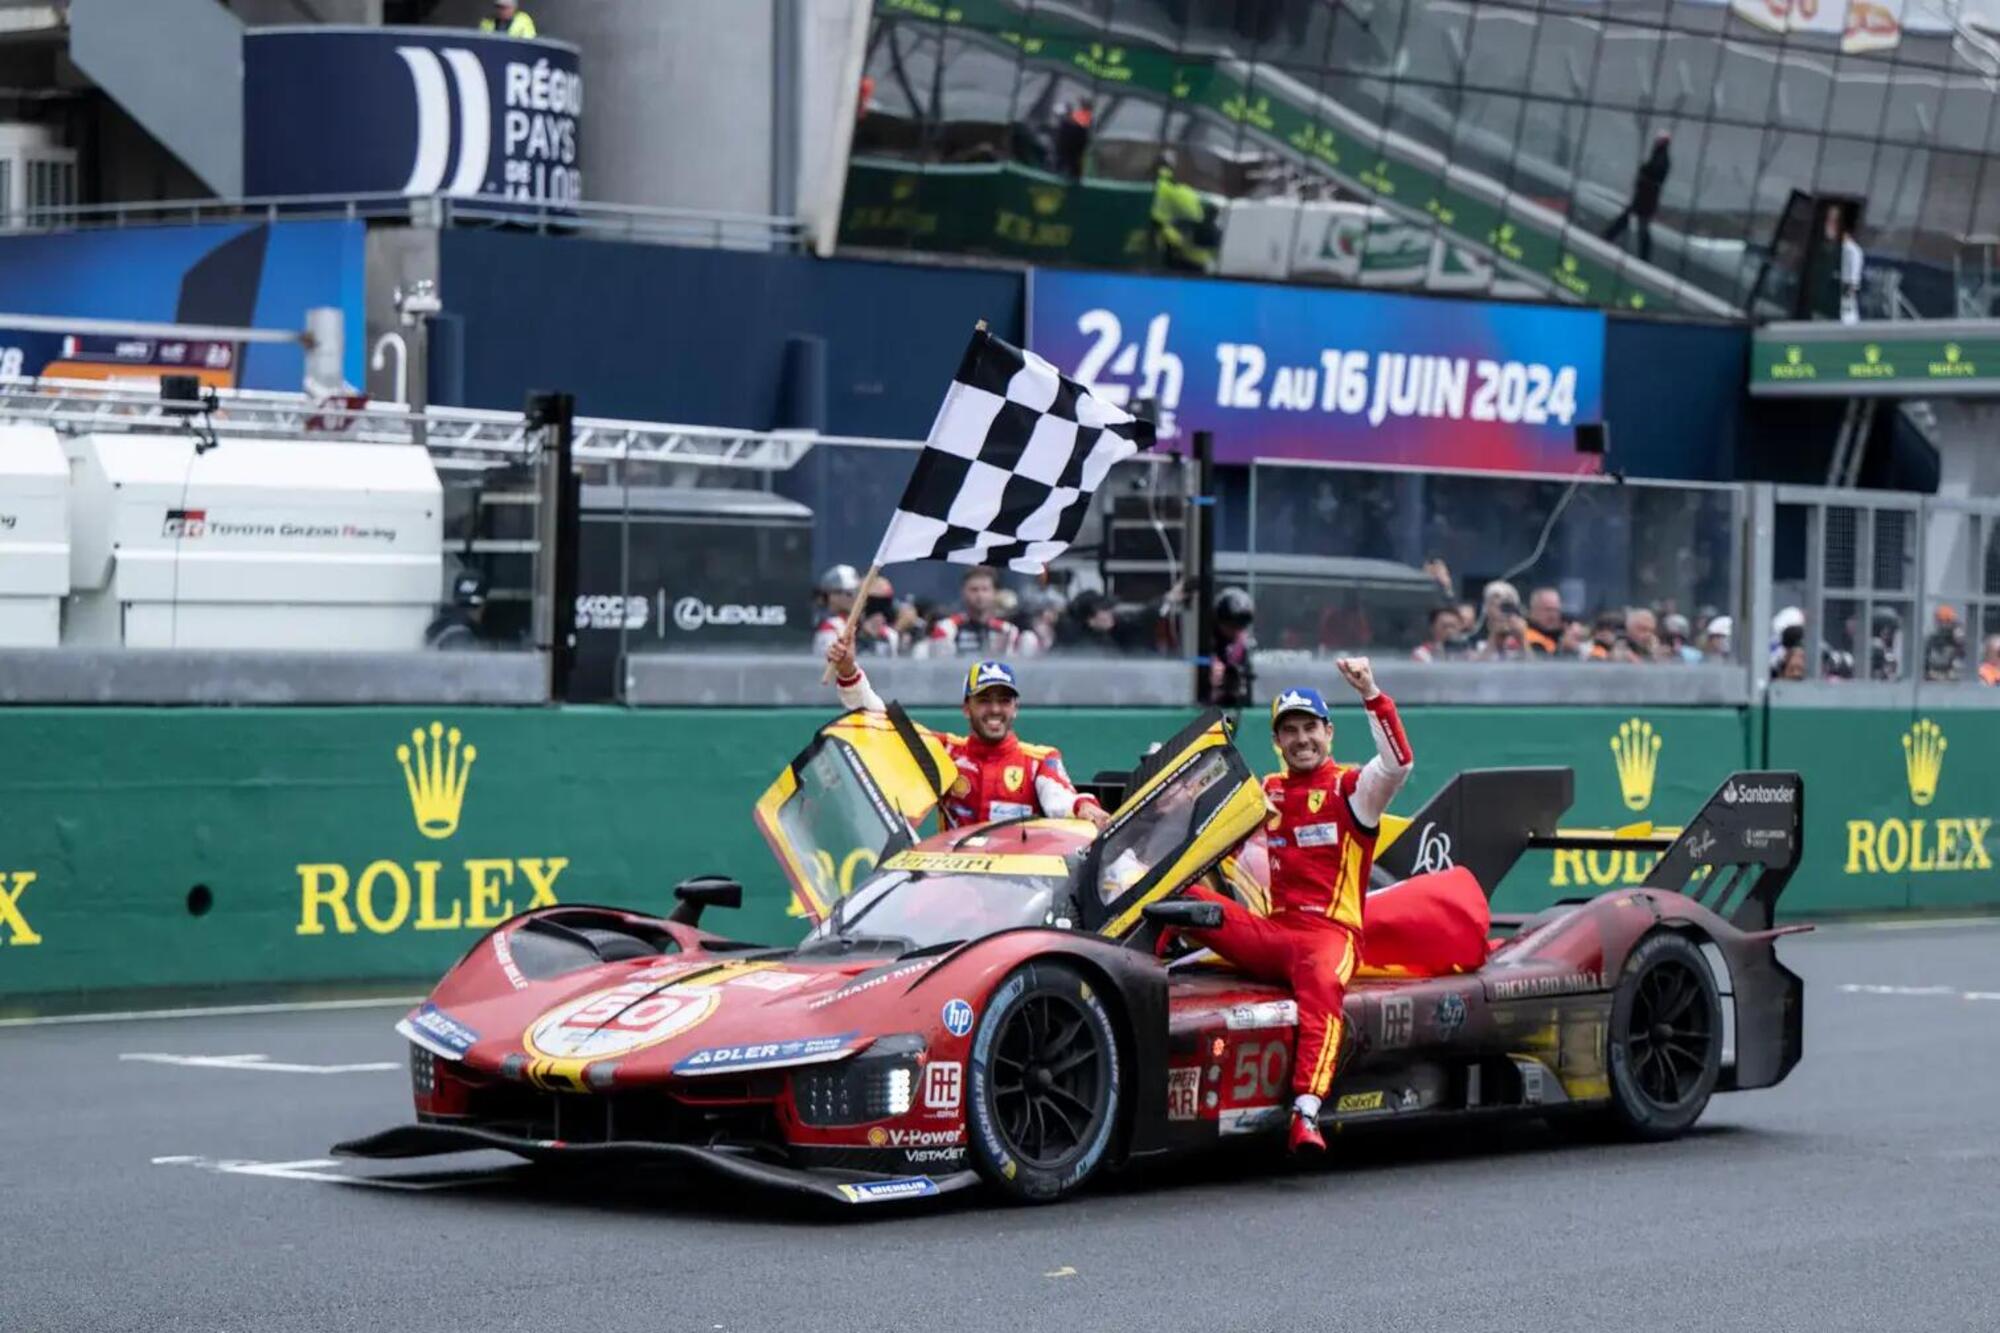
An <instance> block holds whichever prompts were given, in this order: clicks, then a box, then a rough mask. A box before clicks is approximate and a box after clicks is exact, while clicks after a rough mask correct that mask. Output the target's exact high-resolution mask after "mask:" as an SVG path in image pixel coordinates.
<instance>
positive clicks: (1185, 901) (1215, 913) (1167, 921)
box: [1143, 898, 1222, 930]
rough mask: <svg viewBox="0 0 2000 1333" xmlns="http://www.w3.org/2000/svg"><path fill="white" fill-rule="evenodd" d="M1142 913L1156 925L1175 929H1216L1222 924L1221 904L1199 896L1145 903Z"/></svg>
mask: <svg viewBox="0 0 2000 1333" xmlns="http://www.w3.org/2000/svg"><path fill="white" fill-rule="evenodd" d="M1143 915H1144V916H1145V918H1146V920H1148V921H1150V922H1152V923H1153V924H1154V925H1156V926H1162V927H1167V926H1171V927H1172V928H1173V929H1175V930H1218V929H1220V928H1221V926H1222V904H1221V903H1208V902H1203V901H1201V900H1200V899H1199V898H1174V899H1171V900H1169V901H1167V902H1163V903H1147V904H1146V909H1145V912H1144V913H1143Z"/></svg>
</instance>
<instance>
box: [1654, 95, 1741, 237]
mask: <svg viewBox="0 0 2000 1333" xmlns="http://www.w3.org/2000/svg"><path fill="white" fill-rule="evenodd" d="M1697 137H1698V142H1697V144H1696V148H1695V155H1696V158H1697V166H1696V170H1695V171H1694V172H1693V173H1692V181H1693V189H1692V190H1690V191H1689V193H1688V194H1687V195H1686V196H1685V198H1686V208H1687V210H1688V212H1687V216H1688V227H1689V230H1690V231H1691V232H1693V233H1694V234H1695V235H1697V236H1703V237H1720V238H1728V239H1731V240H1739V241H1740V239H1741V237H1742V235H1743V223H1744V217H1745V214H1746V212H1747V211H1748V209H1749V206H1750V199H1751V195H1752V192H1753V191H1754V190H1755V188H1756V182H1757V156H1758V151H1759V149H1760V148H1761V147H1762V141H1763V131H1761V130H1757V129H1751V128H1749V127H1747V126H1742V125H1730V124H1723V123H1720V122H1717V123H1713V124H1710V125H1707V126H1705V127H1703V128H1702V129H1701V130H1699V131H1698V132H1697ZM1678 138H1679V136H1676V140H1678ZM1673 185H1674V181H1673V178H1672V177H1669V178H1668V180H1667V186H1668V190H1669V191H1670V192H1671V191H1672V190H1673Z"/></svg>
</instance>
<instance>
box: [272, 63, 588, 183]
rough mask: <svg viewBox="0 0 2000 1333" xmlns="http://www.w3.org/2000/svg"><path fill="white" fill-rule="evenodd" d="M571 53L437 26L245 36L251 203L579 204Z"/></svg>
mask: <svg viewBox="0 0 2000 1333" xmlns="http://www.w3.org/2000/svg"><path fill="white" fill-rule="evenodd" d="M582 120H583V77H582V74H581V72H580V65H579V60H578V56H577V51H576V48H575V47H572V46H569V45H566V44H565V43H562V42H547V41H521V40H518V39H515V38H511V37H495V36H490V35H483V34H480V33H476V32H463V31H454V30H448V29H441V28H325V27H314V28H265V29H253V30H252V31H250V32H247V33H245V34H244V37H243V188H244V191H245V193H247V194H250V195H295V194H375V193H382V194H408V195H435V194H444V195H454V196H461V197H467V196H484V197H487V198H507V199H518V200H527V201H537V202H549V203H571V202H574V201H576V200H578V199H581V198H582V197H583V173H582V170H581V168H580V166H579V150H580V143H579V136H580V134H581V124H582Z"/></svg>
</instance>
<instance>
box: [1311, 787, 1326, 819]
mask: <svg viewBox="0 0 2000 1333" xmlns="http://www.w3.org/2000/svg"><path fill="white" fill-rule="evenodd" d="M1325 804H1326V793H1325V792H1323V791H1315V792H1308V793H1307V794H1306V809H1307V810H1310V811H1311V812H1312V813H1313V814H1318V813H1319V808H1320V807H1321V806H1323V805H1325Z"/></svg>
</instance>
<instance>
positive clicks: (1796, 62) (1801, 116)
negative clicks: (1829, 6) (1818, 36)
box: [1772, 46, 1874, 134]
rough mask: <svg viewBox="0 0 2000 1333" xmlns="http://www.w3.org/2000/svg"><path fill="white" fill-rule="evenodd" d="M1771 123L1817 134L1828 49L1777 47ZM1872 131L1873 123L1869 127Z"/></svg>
mask: <svg viewBox="0 0 2000 1333" xmlns="http://www.w3.org/2000/svg"><path fill="white" fill-rule="evenodd" d="M1777 55H1778V63H1777V66H1776V69H1775V71H1774V72H1775V73H1776V75H1777V87H1776V88H1775V89H1774V90H1773V91H1774V94H1775V97H1774V101H1773V103H1772V109H1773V111H1774V112H1775V115H1774V116H1773V123H1774V124H1777V125H1782V126H1784V127H1785V128H1787V129H1795V130H1810V131H1811V132H1813V133H1815V134H1817V133H1819V131H1820V128H1821V127H1822V126H1823V125H1825V124H1826V113H1827V103H1828V101H1829V100H1830V99H1829V93H1830V92H1831V91H1832V88H1833V74H1834V64H1835V60H1836V57H1835V56H1834V54H1833V53H1832V52H1830V51H1824V50H1806V49H1803V48H1801V47H1798V46H1784V47H1780V48H1778V52H1777ZM1869 129H1870V133H1873V129H1874V127H1873V126H1870V127H1869Z"/></svg>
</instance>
